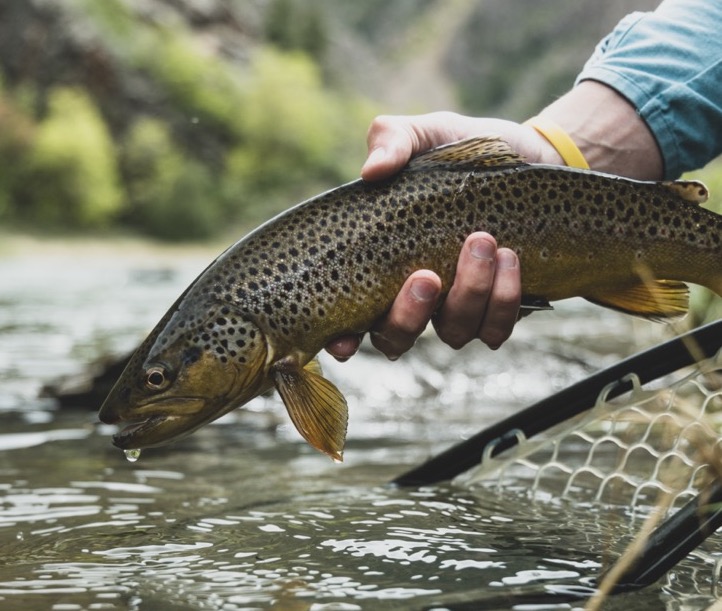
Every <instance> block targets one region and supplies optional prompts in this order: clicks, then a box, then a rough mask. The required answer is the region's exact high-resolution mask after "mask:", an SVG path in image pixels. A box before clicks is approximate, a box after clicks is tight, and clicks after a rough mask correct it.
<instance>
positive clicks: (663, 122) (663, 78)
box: [577, 0, 722, 179]
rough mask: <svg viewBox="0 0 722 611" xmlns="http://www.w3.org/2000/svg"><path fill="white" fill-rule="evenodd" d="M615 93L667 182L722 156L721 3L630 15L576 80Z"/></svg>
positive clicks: (693, 0) (686, 0) (678, 3)
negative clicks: (633, 114) (642, 131)
mask: <svg viewBox="0 0 722 611" xmlns="http://www.w3.org/2000/svg"><path fill="white" fill-rule="evenodd" d="M587 79H592V80H595V81H600V82H602V83H604V84H606V85H609V86H610V87H612V88H613V89H615V90H617V91H618V92H619V93H620V94H621V95H623V96H624V97H625V98H627V99H628V100H629V101H630V102H631V103H632V104H633V105H634V106H635V108H636V109H637V112H638V113H639V115H640V116H641V117H642V118H643V119H644V121H645V122H646V123H647V125H648V126H649V128H650V129H651V131H652V133H653V134H654V137H655V138H656V139H657V143H658V144H659V148H660V150H661V151H662V157H663V159H664V167H665V177H666V178H668V179H672V178H677V177H678V176H679V175H680V174H682V173H683V172H685V171H687V170H692V169H697V168H700V167H702V166H703V165H705V164H706V163H707V162H708V161H710V160H711V159H713V158H714V157H716V156H717V155H719V154H720V153H722V0H665V1H664V2H662V3H661V4H660V5H659V7H658V8H657V10H655V11H654V12H651V13H632V14H631V15H628V16H627V17H625V18H624V19H623V20H622V21H620V22H619V24H618V25H617V27H616V28H615V29H614V31H612V33H611V34H609V35H608V36H607V37H606V38H604V39H603V40H602V41H601V42H600V43H599V45H597V48H596V50H595V52H594V54H593V55H592V57H591V58H590V59H589V61H588V62H587V63H586V65H585V66H584V69H583V70H582V72H581V73H580V74H579V76H578V77H577V83H579V82H581V81H583V80H587Z"/></svg>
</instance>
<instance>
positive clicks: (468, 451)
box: [392, 320, 722, 486]
mask: <svg viewBox="0 0 722 611" xmlns="http://www.w3.org/2000/svg"><path fill="white" fill-rule="evenodd" d="M721 346H722V320H718V321H715V322H713V323H710V324H708V325H705V326H703V327H699V328H697V329H694V330H692V331H689V332H687V333H685V334H683V335H680V336H678V337H676V338H674V339H671V340H669V341H667V342H664V343H663V344H659V345H657V346H654V347H653V348H649V349H648V350H644V351H643V352H639V353H638V354H635V355H633V356H631V357H629V358H626V359H624V360H622V361H620V362H619V363H617V364H615V365H612V366H611V367H608V368H607V369H603V370H601V371H599V372H597V373H595V374H593V375H591V376H589V377H588V378H586V379H584V380H582V381H580V382H577V383H576V384H573V385H572V386H569V387H567V388H565V389H564V390H562V391H560V392H558V393H555V394H553V395H551V396H549V397H547V398H545V399H542V400H541V401H538V402H537V403H535V404H534V405H532V406H530V407H527V408H526V409H524V410H522V411H520V412H518V413H516V414H514V415H513V416H510V417H509V418H506V419H505V420H502V421H501V422H498V423H497V424H494V425H492V426H490V427H488V428H486V429H484V430H483V431H481V432H479V433H477V434H476V435H474V436H473V437H471V438H469V439H467V440H466V441H463V442H461V443H458V444H456V445H454V446H452V447H450V448H449V449H448V450H445V451H444V452H441V453H440V454H437V455H436V456H434V457H432V458H430V459H429V460H427V461H426V462H425V463H423V464H421V465H419V466H418V467H414V468H413V469H410V470H409V471H407V472H406V473H403V474H401V475H399V476H398V477H396V478H395V479H394V480H393V481H392V484H395V485H397V486H426V485H430V484H435V483H438V482H441V481H445V480H448V479H452V478H454V477H456V476H457V475H459V474H461V473H463V472H464V471H467V470H468V469H471V468H472V467H475V466H477V465H479V464H480V463H481V460H482V456H483V454H484V450H485V448H486V447H487V446H488V445H489V444H490V443H492V442H493V443H494V447H493V450H492V451H491V452H490V456H496V455H497V454H499V453H500V452H503V451H505V450H508V449H509V448H511V447H513V446H515V445H517V444H518V443H519V439H520V435H519V433H520V432H521V433H522V437H521V438H523V439H529V438H531V437H533V436H534V435H536V434H537V433H541V432H542V431H546V430H548V429H550V428H552V427H553V426H555V425H557V424H559V423H561V422H564V421H565V420H567V419H569V418H572V417H573V416H576V415H577V414H580V413H582V412H584V411H586V410H588V409H591V408H592V407H593V406H594V405H595V403H596V401H597V397H598V396H599V393H601V391H602V390H603V389H604V388H605V387H606V386H608V385H610V384H613V383H616V385H615V386H614V387H613V388H612V389H611V390H610V391H609V393H608V395H607V397H608V398H610V399H611V398H614V397H618V396H619V395H622V394H624V393H625V392H628V391H630V390H631V389H632V382H631V381H628V380H627V381H625V380H623V378H624V377H625V376H627V375H629V374H632V373H634V374H636V376H637V378H638V379H639V381H640V383H642V384H644V383H646V382H650V381H652V380H656V379H657V378H659V377H661V376H663V375H666V374H669V373H672V372H674V371H677V370H678V369H681V368H682V367H686V366H688V365H693V364H694V363H696V362H698V361H700V360H703V359H705V358H710V357H712V356H714V355H715V354H716V353H717V352H718V350H719V349H720V347H721Z"/></svg>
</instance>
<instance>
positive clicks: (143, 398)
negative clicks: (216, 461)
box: [99, 306, 270, 449]
mask: <svg viewBox="0 0 722 611" xmlns="http://www.w3.org/2000/svg"><path fill="white" fill-rule="evenodd" d="M184 309H185V310H194V311H195V312H197V311H198V310H199V309H198V308H195V309H194V308H190V307H186V308H183V307H181V308H180V309H179V310H178V311H176V312H175V313H173V314H172V316H170V318H169V320H168V321H167V322H164V321H161V322H160V323H159V325H158V327H156V330H154V331H153V333H151V335H150V336H149V337H148V339H146V341H145V342H144V343H143V344H142V345H141V346H140V347H139V348H138V350H137V351H136V353H135V354H134V356H133V357H132V358H131V360H130V362H129V363H128V365H127V366H126V368H125V370H124V371H123V373H122V374H121V376H120V378H119V379H118V381H117V382H116V384H115V386H114V387H113V389H112V390H111V391H110V394H109V395H108V397H107V398H106V400H105V402H104V403H103V405H102V407H101V408H100V413H99V418H100V420H101V421H102V422H105V423H107V424H125V425H126V426H125V427H124V428H123V429H122V430H120V431H119V432H118V433H116V434H115V435H114V436H113V444H114V445H116V446H117V447H119V448H121V449H136V448H137V449H142V448H147V447H154V446H159V445H165V444H167V443H169V442H171V441H175V440H177V439H180V438H181V437H185V436H186V435H189V434H190V433H192V432H193V431H195V430H197V429H198V428H200V427H202V426H203V425H205V424H207V423H209V422H211V421H213V420H215V419H216V418H219V417H220V416H222V415H223V414H225V413H227V412H229V411H231V410H232V409H235V408H236V407H239V406H241V405H243V404H244V403H246V402H247V401H249V400H250V399H252V398H254V397H255V396H257V395H259V394H260V393H261V392H263V391H265V390H266V389H267V388H268V387H269V386H270V381H268V377H267V372H266V356H267V352H268V349H267V345H266V338H265V337H264V335H263V333H262V332H261V331H260V330H259V329H258V327H257V326H256V325H255V324H254V323H253V322H251V321H249V320H247V319H244V318H243V317H242V316H240V315H236V314H234V313H233V312H232V311H231V309H230V308H228V307H226V306H221V307H212V308H210V309H208V308H203V314H202V315H201V316H198V315H197V314H191V312H190V311H188V312H184Z"/></svg>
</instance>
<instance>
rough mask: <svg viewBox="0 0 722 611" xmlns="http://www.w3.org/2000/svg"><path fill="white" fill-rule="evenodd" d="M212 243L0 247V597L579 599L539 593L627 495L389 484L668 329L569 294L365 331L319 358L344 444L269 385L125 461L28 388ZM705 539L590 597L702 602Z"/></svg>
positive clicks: (144, 322)
mask: <svg viewBox="0 0 722 611" xmlns="http://www.w3.org/2000/svg"><path fill="white" fill-rule="evenodd" d="M211 256H212V253H209V252H192V253H180V252H179V251H176V252H173V253H167V252H155V251H153V250H147V249H146V248H145V247H140V248H137V249H135V248H129V247H127V246H126V247H124V248H119V249H114V248H113V247H109V246H97V245H96V246H88V245H86V246H84V247H79V248H73V249H69V250H66V249H63V248H59V247H58V248H55V249H53V248H47V247H44V248H41V249H40V252H38V251H37V249H34V248H33V249H27V248H24V249H19V250H18V249H15V250H13V251H8V252H6V253H5V254H4V255H3V256H2V257H0V287H1V288H0V423H1V426H0V608H2V609H23V610H36V609H37V610H40V609H53V610H57V611H70V610H75V609H98V610H100V609H128V610H161V611H162V610H171V609H172V610H185V609H189V610H190V609H223V610H235V609H291V610H296V609H299V610H301V609H304V610H306V609H309V610H313V611H321V610H328V611H331V610H333V611H337V610H338V611H351V610H357V609H424V608H429V609H444V608H459V609H460V608H468V609H482V608H483V609H508V608H512V607H514V605H517V606H516V607H515V608H519V609H557V608H558V609H570V608H576V606H578V607H580V608H581V607H582V606H583V602H580V603H567V602H556V603H555V602H554V601H555V599H554V598H553V596H552V597H551V598H546V599H545V598H543V597H542V598H534V597H535V596H536V595H538V594H539V593H540V592H541V593H546V594H547V595H549V594H550V593H551V594H554V593H555V592H563V591H565V590H567V589H569V588H576V589H584V588H586V587H587V586H588V585H589V583H590V579H592V578H594V577H596V576H598V575H599V574H600V572H601V571H602V570H603V568H604V567H606V566H607V563H608V562H609V560H610V559H613V558H615V557H616V556H618V555H619V554H620V553H621V552H622V550H623V549H624V547H625V546H626V545H627V543H628V542H629V541H630V540H631V538H632V537H633V536H634V534H635V532H636V530H637V529H638V527H639V523H638V522H635V521H634V518H632V517H630V515H629V511H627V510H626V508H625V507H624V506H613V505H609V504H595V503H588V502H584V503H581V502H573V501H570V500H568V499H562V498H560V497H558V496H556V495H555V493H554V491H553V490H551V491H549V490H547V491H545V494H543V495H539V494H536V495H530V494H528V491H527V490H525V485H524V482H523V481H521V480H519V481H517V482H516V483H515V484H516V485H512V486H501V487H499V486H496V487H493V488H491V487H488V486H484V485H478V484H477V485H467V484H464V483H456V484H452V483H447V484H443V485H439V486H429V487H424V488H421V489H395V488H393V487H390V486H388V485H387V482H388V481H389V480H391V479H393V477H394V476H396V475H399V474H401V473H402V472H404V471H405V470H406V469H408V468H410V467H412V466H414V465H416V464H418V463H419V462H421V461H423V460H424V459H426V458H427V457H429V456H430V455H432V454H433V453H435V452H437V451H439V450H441V449H443V448H445V447H447V446H448V445H450V444H452V443H454V442H456V441H458V440H460V439H462V438H464V437H467V436H469V435H471V434H473V433H475V432H477V431H479V430H480V429H482V428H483V427H484V426H487V425H490V424H492V423H494V422H496V421H497V420H499V419H501V418H503V417H504V416H506V415H509V414H510V413H512V412H514V411H516V410H518V409H520V408H522V407H525V406H527V405H529V404H531V403H533V402H534V401H535V400H537V399H540V398H542V397H544V396H546V395H548V394H550V393H552V392H554V391H556V390H559V389H561V388H563V387H564V386H566V385H568V384H569V383H571V382H573V381H576V380H579V379H581V378H583V377H584V376H585V375H586V374H588V373H590V372H591V371H593V370H596V369H598V368H600V367H603V366H606V365H609V364H611V363H613V362H615V361H616V360H617V359H618V358H620V357H621V356H626V355H628V354H630V353H632V352H634V351H636V350H637V349H639V348H641V347H645V346H647V345H649V344H651V343H652V342H654V341H656V340H661V339H664V337H665V334H664V333H665V331H664V328H663V327H662V326H660V325H652V324H649V323H639V322H634V321H631V320H630V319H629V318H627V317H623V316H621V315H617V314H615V313H613V312H607V311H604V310H602V309H600V308H595V307H593V306H590V305H587V304H585V303H583V302H575V301H571V302H569V303H568V304H561V305H560V306H559V307H558V308H557V310H556V311H555V312H550V313H540V314H535V315H534V316H532V317H529V318H528V319H525V320H524V321H522V322H521V323H520V324H519V325H518V328H517V331H516V332H515V335H514V337H513V338H512V340H511V341H510V342H508V344H507V345H505V346H504V347H502V348H501V349H500V350H499V351H497V352H491V351H490V350H487V349H485V348H484V347H483V346H481V345H475V346H471V347H468V348H466V349H464V350H461V351H459V352H455V351H452V350H451V349H449V348H447V347H444V346H441V345H440V344H439V343H438V342H437V341H435V340H434V339H430V338H424V339H422V340H421V341H420V342H419V344H418V345H417V346H416V347H415V348H414V349H413V350H412V351H411V352H410V353H408V354H407V355H405V356H404V357H403V358H402V359H400V360H399V361H397V362H395V363H390V362H387V361H386V360H384V359H383V358H381V357H380V356H379V355H377V354H375V353H374V352H373V351H371V350H362V352H361V353H359V354H358V355H357V356H356V357H354V358H353V359H351V360H350V361H349V362H347V363H345V364H338V363H336V362H334V361H333V360H332V359H324V360H323V364H324V368H325V370H326V372H327V375H328V377H329V378H331V379H332V380H334V382H335V383H336V384H337V386H339V388H341V389H343V390H344V391H345V393H346V394H347V397H348V399H349V406H350V423H349V437H348V442H347V448H346V452H345V460H344V463H343V464H334V463H333V462H331V461H329V460H328V459H327V458H325V457H324V456H322V455H320V454H318V453H317V452H315V451H313V450H312V449H310V448H309V447H308V446H306V445H305V444H304V443H303V442H302V440H301V439H300V438H299V437H298V435H297V434H296V433H295V431H294V430H293V428H292V426H291V425H290V423H289V421H288V418H287V416H286V414H285V412H284V409H283V406H282V405H281V404H280V401H279V400H278V399H277V398H276V397H268V398H260V399H257V400H254V401H253V402H252V403H251V404H250V405H249V406H248V409H245V410H242V411H241V410H238V411H237V412H234V413H232V414H230V415H228V416H226V417H224V418H223V419H222V420H220V421H218V422H217V423H214V424H212V425H210V426H207V427H205V428H204V429H202V430H200V431H198V432H197V433H196V434H194V435H193V436H191V437H190V438H188V439H185V440H183V441H181V442H179V443H176V444H175V445H172V446H170V447H167V448H162V449H154V450H147V451H144V452H143V454H142V456H141V458H140V460H139V461H137V462H135V463H131V462H128V461H126V460H125V458H124V456H123V453H122V452H120V451H119V450H117V449H116V448H114V447H113V446H112V445H111V443H110V436H111V434H112V432H113V430H114V429H113V427H109V426H105V425H101V424H99V423H98V422H97V418H96V414H95V412H94V411H93V412H89V411H85V410H80V409H65V408H64V409H59V408H58V406H57V405H56V404H55V403H54V402H53V401H52V400H51V399H46V398H40V397H39V394H40V390H41V388H42V386H43V385H44V384H46V383H48V382H51V381H54V380H56V379H58V378H59V377H62V376H72V375H77V374H80V373H82V372H83V371H86V370H87V369H88V367H89V364H90V363H91V362H93V361H94V360H96V359H97V358H99V357H101V356H103V355H109V354H110V355H119V354H123V353H125V352H127V351H128V350H129V349H130V348H132V347H133V346H135V345H137V343H138V342H139V340H140V339H141V338H142V336H143V334H144V333H145V332H147V331H148V330H149V328H150V327H151V326H152V324H153V323H155V322H156V320H157V319H158V318H159V317H160V316H161V315H162V314H163V313H164V311H165V310H166V308H167V307H168V306H169V304H170V303H172V301H173V300H174V298H175V297H176V296H177V294H178V293H179V292H180V291H181V290H182V289H183V288H184V287H185V286H186V285H187V284H188V283H189V282H190V281H191V280H192V278H193V277H194V276H195V274H197V273H198V272H199V271H200V270H201V269H202V268H203V267H204V266H205V265H206V263H207V262H208V260H209V259H210V258H211ZM568 460H572V461H573V460H574V456H573V455H572V456H571V457H570V458H569V459H568ZM580 460H581V454H580ZM717 549H720V550H722V541H719V540H718V541H715V537H713V538H712V540H711V542H708V545H707V551H706V552H705V553H699V554H695V555H693V556H691V557H690V558H688V559H687V560H685V561H684V562H683V563H681V564H680V565H679V566H678V567H677V568H676V569H675V570H674V571H673V572H672V573H670V575H669V576H668V577H667V578H665V579H663V580H661V581H660V582H659V583H657V584H655V585H653V586H650V587H648V588H646V589H645V590H643V591H641V592H639V593H636V594H625V595H619V596H616V597H614V598H612V599H610V600H609V601H608V602H607V603H606V606H605V607H604V608H609V609H630V608H634V609H660V608H667V609H701V608H705V607H706V606H707V605H709V604H711V603H712V602H713V601H714V600H715V598H714V593H715V591H714V586H715V581H714V567H715V560H716V557H717V556H716V550H717ZM525 596H531V598H524V597H525ZM522 602H525V603H526V604H524V605H522V604H521V603H522ZM575 605H576V606H575Z"/></svg>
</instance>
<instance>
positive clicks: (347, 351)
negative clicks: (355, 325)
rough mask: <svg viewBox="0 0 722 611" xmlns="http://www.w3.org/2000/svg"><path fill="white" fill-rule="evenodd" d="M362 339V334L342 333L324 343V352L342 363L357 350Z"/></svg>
mask: <svg viewBox="0 0 722 611" xmlns="http://www.w3.org/2000/svg"><path fill="white" fill-rule="evenodd" d="M362 339H363V335H343V336H341V337H337V338H336V339H334V340H331V341H330V342H329V343H328V344H326V352H328V353H329V354H330V355H331V356H332V357H333V358H335V359H336V360H337V361H339V362H341V363H343V362H344V361H347V360H349V359H350V358H351V357H352V356H353V355H354V354H356V353H357V352H358V349H359V346H361V340H362Z"/></svg>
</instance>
